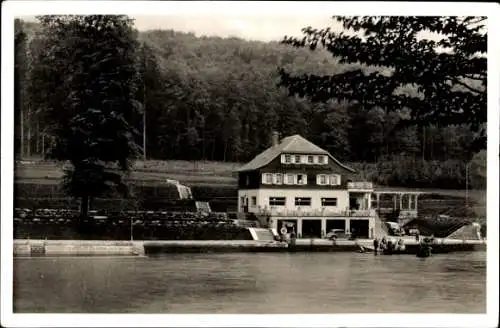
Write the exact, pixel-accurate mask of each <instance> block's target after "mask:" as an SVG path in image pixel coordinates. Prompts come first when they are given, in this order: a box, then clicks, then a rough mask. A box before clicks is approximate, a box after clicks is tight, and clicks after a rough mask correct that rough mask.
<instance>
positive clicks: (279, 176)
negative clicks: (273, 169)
mask: <svg viewBox="0 0 500 328" xmlns="http://www.w3.org/2000/svg"><path fill="white" fill-rule="evenodd" d="M274 183H275V184H282V183H283V174H281V173H276V174H275V175H274Z"/></svg>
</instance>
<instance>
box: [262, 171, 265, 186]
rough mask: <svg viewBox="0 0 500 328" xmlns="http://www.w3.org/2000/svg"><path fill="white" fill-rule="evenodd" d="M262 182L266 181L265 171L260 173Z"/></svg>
mask: <svg viewBox="0 0 500 328" xmlns="http://www.w3.org/2000/svg"><path fill="white" fill-rule="evenodd" d="M262 183H263V184H265V183H266V174H265V173H262Z"/></svg>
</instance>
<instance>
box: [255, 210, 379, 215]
mask: <svg viewBox="0 0 500 328" xmlns="http://www.w3.org/2000/svg"><path fill="white" fill-rule="evenodd" d="M256 214H261V215H272V216H286V217H307V216H313V217H325V216H333V217H373V216H376V211H375V210H374V209H367V210H351V209H346V210H343V211H339V210H328V209H305V208H301V209H295V210H294V209H286V208H259V209H258V210H257V213H256Z"/></svg>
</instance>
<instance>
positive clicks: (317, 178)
mask: <svg viewBox="0 0 500 328" xmlns="http://www.w3.org/2000/svg"><path fill="white" fill-rule="evenodd" d="M319 177H320V175H319V174H316V184H317V185H318V186H319V185H321V181H320V180H319Z"/></svg>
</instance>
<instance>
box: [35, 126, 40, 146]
mask: <svg viewBox="0 0 500 328" xmlns="http://www.w3.org/2000/svg"><path fill="white" fill-rule="evenodd" d="M36 153H37V154H40V122H39V121H38V119H37V120H36Z"/></svg>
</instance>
